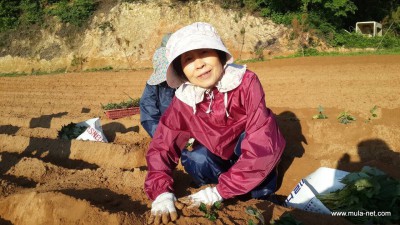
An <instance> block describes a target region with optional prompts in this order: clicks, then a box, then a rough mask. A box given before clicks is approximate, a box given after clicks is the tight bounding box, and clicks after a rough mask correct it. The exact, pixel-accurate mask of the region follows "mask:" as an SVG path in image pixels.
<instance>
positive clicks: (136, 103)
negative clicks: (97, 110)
mask: <svg viewBox="0 0 400 225" xmlns="http://www.w3.org/2000/svg"><path fill="white" fill-rule="evenodd" d="M139 103H140V98H136V99H132V98H131V99H129V100H128V101H122V102H119V103H115V102H111V103H107V104H106V105H103V104H101V108H102V109H104V110H110V109H126V108H131V107H139Z"/></svg>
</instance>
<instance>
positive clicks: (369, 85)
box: [0, 55, 400, 225]
mask: <svg viewBox="0 0 400 225" xmlns="http://www.w3.org/2000/svg"><path fill="white" fill-rule="evenodd" d="M248 68H249V69H251V70H253V71H255V72H256V73H257V74H258V76H259V78H260V80H261V82H262V84H263V87H264V90H265V93H266V102H267V105H268V106H269V107H270V108H271V109H272V110H273V111H274V113H275V114H276V115H277V118H278V122H279V125H280V128H281V130H282V132H283V133H284V135H285V137H286V140H287V147H286V149H285V153H284V156H283V159H282V162H281V165H280V176H281V185H280V188H279V190H278V191H277V194H278V195H279V196H280V198H281V199H284V198H285V196H287V195H288V194H289V193H290V192H291V191H292V190H293V188H294V187H295V186H296V184H297V182H299V181H300V179H301V178H303V177H305V176H307V175H308V174H310V173H312V172H313V171H315V170H316V169H318V168H319V167H321V166H325V167H331V168H339V169H342V170H347V171H358V170H359V169H361V167H362V166H364V165H373V166H376V167H378V168H380V169H381V170H384V171H386V172H387V173H389V174H390V175H391V176H393V177H395V178H397V179H399V178H400V168H399V167H400V166H399V165H400V156H399V153H400V138H399V137H400V56H399V55H397V56H361V57H355V56H353V57H312V58H297V59H280V60H272V61H268V62H261V63H251V64H248ZM150 73H151V71H149V70H147V71H129V72H91V73H74V74H73V73H68V74H59V75H44V76H26V77H16V78H5V77H2V78H0V182H1V186H0V224H15V225H21V224H46V225H47V224H63V225H64V224H71V225H72V224H74V225H75V224H82V225H88V224H96V225H100V224H105V225H117V224H124V225H133V224H138V225H141V224H146V221H147V217H148V215H149V209H150V201H148V199H147V197H146V195H145V194H144V192H143V182H144V178H145V175H146V168H147V167H146V162H145V159H144V155H145V151H146V149H147V146H148V144H149V142H150V138H149V137H148V136H147V134H146V133H145V131H144V130H143V128H142V127H141V126H140V123H139V115H134V116H131V117H128V118H122V119H117V120H109V119H107V118H106V117H105V115H104V112H103V110H102V109H101V107H100V104H101V103H103V104H104V103H108V102H120V101H122V100H127V99H128V96H127V95H129V96H131V97H133V98H135V97H140V95H141V93H142V91H143V87H144V84H145V82H146V80H147V79H148V76H149V75H150ZM319 105H321V106H323V107H324V109H325V111H324V112H325V114H326V115H327V116H328V117H329V118H328V119H326V120H313V119H312V116H313V115H315V114H317V113H318V111H317V107H318V106H319ZM374 105H377V106H378V110H377V111H376V113H377V115H378V116H377V117H376V118H373V117H372V116H371V114H370V109H371V108H372V107H374ZM343 111H348V112H349V113H350V114H351V115H353V116H355V117H356V119H357V120H356V121H354V122H352V123H350V124H346V125H345V124H341V123H339V122H338V121H337V119H336V117H337V116H338V115H339V114H340V113H341V112H343ZM94 117H100V119H101V123H102V127H103V129H104V132H105V134H106V137H107V139H108V140H109V142H110V143H99V142H90V141H77V140H73V141H63V140H59V139H57V133H58V130H60V129H61V126H62V125H66V124H69V123H70V122H81V121H85V120H87V119H90V118H94ZM369 118H371V119H370V120H369ZM175 177H176V195H177V197H183V196H186V195H188V194H190V193H192V192H195V191H197V190H196V189H194V188H192V187H191V184H190V178H189V177H188V175H187V174H185V173H184V171H183V170H182V169H181V167H178V170H177V171H176V173H175ZM247 206H253V207H257V208H258V209H259V210H260V211H262V212H263V215H264V217H265V220H266V221H270V220H271V219H275V218H278V217H279V216H280V215H282V214H283V213H284V212H286V211H290V212H291V213H292V214H293V215H294V216H295V217H296V218H297V219H298V220H301V221H303V222H304V223H305V224H321V221H324V224H346V223H347V221H345V220H344V219H342V218H338V217H331V216H327V215H320V214H312V213H307V212H302V211H300V210H293V209H288V208H284V207H282V206H279V205H275V204H272V203H270V202H267V201H257V200H249V199H247V198H246V197H242V198H238V199H233V200H229V201H226V202H224V206H223V209H222V210H220V211H219V212H218V216H219V218H218V220H217V221H216V224H238V225H239V224H248V220H249V219H251V218H252V217H251V216H250V215H247V214H246V213H245V211H244V210H245V208H246V207H247ZM180 213H181V215H182V216H181V217H180V218H179V220H178V222H177V224H207V223H210V222H208V220H207V219H205V218H203V217H202V213H201V212H199V211H197V210H183V212H180Z"/></svg>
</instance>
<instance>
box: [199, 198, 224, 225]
mask: <svg viewBox="0 0 400 225" xmlns="http://www.w3.org/2000/svg"><path fill="white" fill-rule="evenodd" d="M218 209H221V202H220V201H218V202H215V203H214V204H213V205H212V206H211V207H209V208H208V207H207V205H206V204H204V203H201V204H200V206H199V210H200V211H202V212H203V213H204V217H205V218H207V219H209V220H210V221H215V220H217V217H218V215H217V212H216V211H217V210H218Z"/></svg>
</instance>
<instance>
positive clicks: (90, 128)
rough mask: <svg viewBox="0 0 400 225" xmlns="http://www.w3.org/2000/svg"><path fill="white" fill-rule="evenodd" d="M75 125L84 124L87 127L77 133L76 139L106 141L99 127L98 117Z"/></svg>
mask: <svg viewBox="0 0 400 225" xmlns="http://www.w3.org/2000/svg"><path fill="white" fill-rule="evenodd" d="M77 126H85V127H87V129H86V130H85V131H84V132H83V133H82V134H81V135H79V136H78V137H77V138H76V140H84V141H101V142H106V143H107V142H108V141H107V138H106V136H105V135H104V133H103V129H102V128H101V125H100V118H93V119H89V120H86V121H84V122H80V123H78V124H77Z"/></svg>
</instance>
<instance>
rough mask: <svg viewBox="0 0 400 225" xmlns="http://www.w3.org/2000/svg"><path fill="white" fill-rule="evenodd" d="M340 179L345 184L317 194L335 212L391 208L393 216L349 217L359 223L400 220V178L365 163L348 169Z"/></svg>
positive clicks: (388, 210) (379, 210)
mask: <svg viewBox="0 0 400 225" xmlns="http://www.w3.org/2000/svg"><path fill="white" fill-rule="evenodd" d="M341 182H342V183H343V184H344V185H345V186H344V188H342V189H340V190H337V191H335V192H331V193H328V194H324V195H318V196H317V198H318V199H319V200H321V202H322V203H323V204H324V205H325V206H326V207H328V208H329V209H330V210H331V211H334V212H363V213H364V215H365V213H366V212H376V213H378V212H391V215H390V216H378V215H373V216H357V217H350V216H349V217H346V219H348V220H350V221H351V222H353V223H357V224H396V223H397V222H398V221H399V220H400V193H399V190H400V181H398V180H395V179H393V178H391V177H389V176H388V175H387V174H385V173H384V172H382V171H380V170H378V169H376V168H373V167H368V166H365V167H363V168H362V170H361V171H360V172H355V173H349V174H348V175H346V176H345V177H344V178H343V179H342V180H341Z"/></svg>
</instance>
